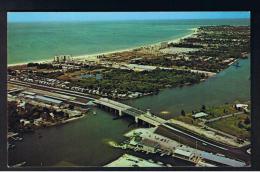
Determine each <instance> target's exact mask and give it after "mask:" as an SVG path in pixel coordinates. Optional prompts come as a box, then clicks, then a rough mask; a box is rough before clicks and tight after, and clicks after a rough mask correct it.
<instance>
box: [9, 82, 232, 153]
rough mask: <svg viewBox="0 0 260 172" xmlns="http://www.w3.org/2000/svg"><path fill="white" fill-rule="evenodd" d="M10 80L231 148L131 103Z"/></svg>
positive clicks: (136, 120) (221, 147) (220, 147)
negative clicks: (78, 98)
mask: <svg viewBox="0 0 260 172" xmlns="http://www.w3.org/2000/svg"><path fill="white" fill-rule="evenodd" d="M8 82H9V83H11V84H15V85H20V86H26V87H31V88H35V89H42V90H46V89H47V90H48V91H53V92H57V93H61V94H64V95H70V96H75V97H80V98H85V99H88V100H91V101H92V102H93V103H95V104H97V105H101V106H104V107H108V108H111V109H114V110H117V111H119V115H120V116H121V115H124V114H127V115H130V116H132V117H134V118H135V122H136V123H137V122H138V121H139V120H140V121H144V122H146V123H148V124H151V125H153V126H163V127H165V128H168V129H169V130H170V131H171V132H173V133H176V134H179V135H183V136H184V137H187V138H189V139H192V140H194V142H196V141H198V142H200V143H202V144H203V145H208V146H210V147H212V148H214V149H216V150H219V151H220V152H223V151H229V150H230V146H228V145H220V144H217V143H215V142H213V141H211V140H206V139H205V138H201V137H198V136H196V135H193V134H192V133H189V132H186V131H184V130H181V129H179V128H176V127H174V126H172V125H169V123H167V121H166V120H164V119H162V118H160V117H158V116H155V115H153V114H151V113H150V112H144V111H142V110H139V109H136V108H133V107H131V106H129V105H126V104H123V103H120V102H117V101H114V100H110V99H107V98H99V99H97V98H93V97H90V95H88V94H85V93H81V92H76V91H71V90H65V89H60V88H54V87H49V86H43V85H39V84H34V83H27V82H22V81H8Z"/></svg>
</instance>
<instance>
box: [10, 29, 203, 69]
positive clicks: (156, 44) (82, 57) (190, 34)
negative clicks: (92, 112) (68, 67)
mask: <svg viewBox="0 0 260 172" xmlns="http://www.w3.org/2000/svg"><path fill="white" fill-rule="evenodd" d="M188 30H189V31H192V32H191V33H189V34H187V35H185V36H182V37H179V38H176V39H168V40H164V41H159V42H156V43H151V44H145V45H140V46H137V47H130V48H125V49H118V50H112V51H105V52H99V53H93V54H82V55H75V56H71V57H72V59H74V60H86V59H87V58H94V57H96V56H99V55H110V54H113V53H121V52H125V51H133V50H134V49H137V48H141V47H152V46H158V45H160V44H161V43H162V42H165V41H167V42H168V43H177V42H179V41H180V40H181V39H185V38H187V37H190V36H192V35H194V34H196V33H197V31H198V27H195V28H191V29H188ZM52 61H53V58H48V59H45V60H36V61H34V62H31V61H27V62H21V63H13V64H8V65H7V67H15V66H22V65H27V64H28V63H50V62H52Z"/></svg>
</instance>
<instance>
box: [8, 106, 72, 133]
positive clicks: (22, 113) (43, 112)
mask: <svg viewBox="0 0 260 172" xmlns="http://www.w3.org/2000/svg"><path fill="white" fill-rule="evenodd" d="M50 113H53V115H54V117H52V116H51V115H50ZM38 118H42V119H43V120H45V121H46V122H51V123H57V122H59V121H62V120H63V119H68V118H69V116H68V114H65V113H64V112H62V111H56V110H53V109H48V108H46V107H40V106H34V105H32V104H29V103H26V104H25V106H24V108H22V107H19V106H18V104H17V102H15V101H11V102H8V128H9V130H11V131H14V132H29V131H33V130H34V129H35V128H36V126H35V124H34V120H35V119H38ZM21 119H24V120H27V121H30V123H29V124H26V125H24V123H23V122H20V120H21Z"/></svg>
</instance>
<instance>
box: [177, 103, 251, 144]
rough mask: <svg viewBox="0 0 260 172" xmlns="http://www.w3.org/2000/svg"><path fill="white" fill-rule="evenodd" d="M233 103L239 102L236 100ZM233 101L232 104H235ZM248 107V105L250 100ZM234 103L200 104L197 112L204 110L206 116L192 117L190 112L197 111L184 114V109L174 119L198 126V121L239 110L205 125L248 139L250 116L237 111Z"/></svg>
mask: <svg viewBox="0 0 260 172" xmlns="http://www.w3.org/2000/svg"><path fill="white" fill-rule="evenodd" d="M235 103H240V102H238V101H236V102H235ZM235 103H234V104H235ZM248 103H249V107H250V102H248ZM234 104H229V103H226V104H223V105H220V106H205V105H202V106H201V108H200V110H199V111H197V112H205V113H207V114H209V115H208V116H206V117H202V118H199V119H194V118H193V117H192V114H195V113H197V112H195V111H192V113H187V114H185V112H184V110H182V111H181V114H182V115H179V116H177V117H175V118H174V119H176V120H179V121H182V122H185V123H187V124H190V125H195V126H200V124H199V123H200V122H202V121H203V120H209V119H213V118H217V117H221V116H224V115H229V114H234V113H237V112H241V113H240V114H236V115H231V116H229V117H227V118H223V119H218V120H216V121H213V122H208V123H206V125H207V126H209V127H211V128H214V129H217V130H220V131H223V132H226V133H228V134H231V135H234V136H236V137H239V138H241V139H249V138H250V130H251V117H250V113H244V112H243V111H238V110H236V109H235V108H234Z"/></svg>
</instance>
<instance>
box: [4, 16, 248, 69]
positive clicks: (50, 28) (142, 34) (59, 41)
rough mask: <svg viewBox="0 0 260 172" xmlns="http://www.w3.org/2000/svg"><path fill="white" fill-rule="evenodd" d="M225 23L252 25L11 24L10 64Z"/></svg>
mask: <svg viewBox="0 0 260 172" xmlns="http://www.w3.org/2000/svg"><path fill="white" fill-rule="evenodd" d="M223 24H232V25H249V20H247V19H236V20H234V19H233V20H227V19H225V20H152V21H151V20H147V21H105V22H101V21H98V22H41V23H35V22H34V23H8V64H15V63H23V62H34V61H37V60H44V59H52V58H53V57H54V56H55V55H60V54H71V55H82V54H94V53H100V52H107V51H113V50H119V49H125V48H132V47H136V46H140V45H146V44H151V43H156V42H159V41H164V40H171V39H176V38H180V37H182V36H185V35H187V34H189V33H191V32H192V31H191V28H194V27H198V26H201V25H223Z"/></svg>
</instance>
